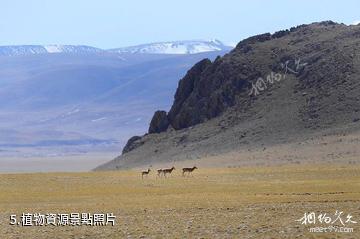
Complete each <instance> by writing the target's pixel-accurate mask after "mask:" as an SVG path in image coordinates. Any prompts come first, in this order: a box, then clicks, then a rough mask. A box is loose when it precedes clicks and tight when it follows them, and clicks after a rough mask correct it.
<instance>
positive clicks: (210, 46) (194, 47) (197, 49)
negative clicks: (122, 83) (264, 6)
mask: <svg viewBox="0 0 360 239" xmlns="http://www.w3.org/2000/svg"><path fill="white" fill-rule="evenodd" d="M230 49H232V47H231V46H227V45H225V44H223V43H222V42H221V41H219V40H195V41H194V40H193V41H170V42H159V43H150V44H142V45H137V46H130V47H123V48H116V49H110V50H103V49H100V48H96V47H91V46H82V45H20V46H0V56H26V55H34V54H49V53H68V54H92V53H131V54H196V53H202V52H211V51H228V50H230Z"/></svg>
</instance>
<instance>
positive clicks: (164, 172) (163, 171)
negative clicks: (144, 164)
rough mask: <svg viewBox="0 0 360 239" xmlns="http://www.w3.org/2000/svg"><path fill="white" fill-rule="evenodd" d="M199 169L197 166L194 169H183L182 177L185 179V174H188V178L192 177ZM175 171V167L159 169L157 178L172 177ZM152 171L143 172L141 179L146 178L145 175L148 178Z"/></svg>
mask: <svg viewBox="0 0 360 239" xmlns="http://www.w3.org/2000/svg"><path fill="white" fill-rule="evenodd" d="M195 169H197V167H196V166H194V167H192V168H183V169H182V176H183V177H185V173H187V175H188V176H190V175H191V174H192V172H193V171H194V170H195ZM174 170H175V167H174V166H172V167H171V168H159V169H157V170H156V171H157V176H158V177H160V178H161V177H162V176H164V178H167V177H166V175H167V174H169V175H171V173H172V172H173V171H174ZM150 171H151V170H150V169H149V168H148V169H147V170H145V171H141V178H144V175H146V176H148V175H149V173H150Z"/></svg>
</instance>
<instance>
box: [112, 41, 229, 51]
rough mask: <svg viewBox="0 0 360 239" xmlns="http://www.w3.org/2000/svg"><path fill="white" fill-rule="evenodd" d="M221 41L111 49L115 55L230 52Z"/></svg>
mask: <svg viewBox="0 0 360 239" xmlns="http://www.w3.org/2000/svg"><path fill="white" fill-rule="evenodd" d="M230 49H232V47H230V46H226V45H225V44H223V43H222V42H221V41H219V40H216V39H213V40H192V41H170V42H157V43H150V44H142V45H137V46H130V47H123V48H117V49H112V50H110V51H112V52H117V53H146V54H196V53H201V52H209V51H221V50H230Z"/></svg>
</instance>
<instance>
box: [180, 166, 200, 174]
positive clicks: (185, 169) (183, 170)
mask: <svg viewBox="0 0 360 239" xmlns="http://www.w3.org/2000/svg"><path fill="white" fill-rule="evenodd" d="M195 169H197V167H196V166H194V167H192V168H183V169H182V175H183V176H185V173H186V172H187V173H188V175H190V174H191V173H192V171H194V170H195Z"/></svg>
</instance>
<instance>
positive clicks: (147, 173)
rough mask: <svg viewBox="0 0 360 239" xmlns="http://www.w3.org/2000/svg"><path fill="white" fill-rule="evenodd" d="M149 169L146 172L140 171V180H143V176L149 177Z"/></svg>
mask: <svg viewBox="0 0 360 239" xmlns="http://www.w3.org/2000/svg"><path fill="white" fill-rule="evenodd" d="M150 171H151V170H150V169H149V168H148V169H147V170H146V171H142V172H141V178H142V179H143V178H144V175H146V177H147V176H148V175H149V173H150Z"/></svg>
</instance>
